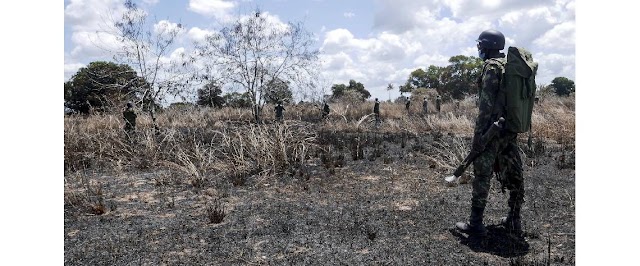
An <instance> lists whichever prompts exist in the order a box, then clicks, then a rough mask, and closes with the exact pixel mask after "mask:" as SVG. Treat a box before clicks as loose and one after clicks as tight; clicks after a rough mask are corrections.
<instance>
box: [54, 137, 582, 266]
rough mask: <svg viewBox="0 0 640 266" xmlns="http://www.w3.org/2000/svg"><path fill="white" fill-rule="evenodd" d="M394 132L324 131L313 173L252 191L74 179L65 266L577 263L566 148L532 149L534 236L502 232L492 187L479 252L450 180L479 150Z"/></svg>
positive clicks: (253, 179)
mask: <svg viewBox="0 0 640 266" xmlns="http://www.w3.org/2000/svg"><path fill="white" fill-rule="evenodd" d="M394 134H395V135H394ZM394 134H391V133H390V134H385V133H362V132H361V133H351V134H350V133H344V132H342V133H335V132H334V133H331V132H325V133H322V132H319V133H318V135H317V140H316V143H317V147H318V148H317V149H314V150H313V151H312V152H309V154H308V156H304V157H305V160H304V162H301V163H300V164H299V165H295V167H293V168H291V167H290V168H288V170H287V171H284V172H282V173H280V174H277V175H272V174H266V173H265V172H264V171H262V172H261V171H254V172H251V173H247V174H246V176H242V177H241V178H242V182H234V179H233V178H232V177H230V176H228V175H227V174H226V173H225V172H222V171H219V172H216V171H209V172H206V173H204V174H202V175H199V176H198V179H197V180H198V181H197V182H194V177H193V176H187V175H186V174H185V172H180V171H171V170H167V169H155V168H150V169H147V170H132V169H128V170H120V171H109V170H108V169H107V170H105V169H100V170H97V169H94V170H87V169H85V170H81V171H73V172H69V173H67V174H65V217H64V246H65V252H64V258H65V264H68V265H177V264H180V265H184V264H191V265H256V264H258V265H343V264H345V265H548V264H551V265H564V264H568V265H573V264H575V258H574V256H575V171H574V169H573V165H572V164H571V162H570V161H571V160H572V159H573V157H572V155H571V153H569V152H567V151H566V150H567V149H566V145H565V144H556V143H552V142H551V141H549V142H543V141H540V142H536V143H535V144H534V146H535V147H537V148H538V149H537V150H536V153H535V154H534V153H532V152H527V148H526V145H525V141H523V143H522V146H521V147H522V149H523V155H524V157H523V159H524V162H525V165H524V167H525V168H524V170H525V172H524V175H525V184H526V198H525V200H526V202H525V204H524V206H523V211H522V213H523V214H522V215H523V227H524V230H525V234H524V237H515V236H511V235H510V234H508V233H506V232H505V231H504V229H503V228H502V227H500V226H498V225H497V224H498V221H499V219H500V217H501V216H503V215H505V214H506V212H507V204H506V201H507V197H508V194H507V193H505V194H503V193H501V191H500V186H499V184H498V183H497V182H496V181H495V179H493V181H492V182H493V183H492V192H491V194H490V196H489V199H488V205H487V209H486V212H485V223H486V224H487V226H488V229H489V235H488V237H487V238H486V239H485V240H484V241H477V240H474V239H468V238H467V237H466V235H464V234H460V233H458V232H456V231H455V230H453V225H454V223H455V222H457V221H463V220H466V219H467V218H468V215H469V210H470V197H471V186H470V184H461V185H459V186H455V187H448V186H446V185H445V183H444V181H443V177H444V176H445V175H448V174H450V173H451V171H452V169H451V167H453V165H451V163H450V162H451V159H452V158H453V157H460V156H462V154H460V153H461V151H463V150H465V148H466V146H465V143H468V142H469V140H468V139H464V138H460V137H457V136H455V135H453V134H444V133H439V132H430V133H428V134H424V135H415V134H413V135H412V134H397V133H394ZM341 143H342V144H341ZM354 143H355V144H354ZM447 159H449V160H447ZM220 218H221V221H219V220H217V219H220Z"/></svg>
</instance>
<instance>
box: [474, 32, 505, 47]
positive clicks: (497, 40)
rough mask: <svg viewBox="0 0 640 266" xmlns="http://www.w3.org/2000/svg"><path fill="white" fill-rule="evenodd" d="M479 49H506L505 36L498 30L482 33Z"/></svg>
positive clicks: (479, 38)
mask: <svg viewBox="0 0 640 266" xmlns="http://www.w3.org/2000/svg"><path fill="white" fill-rule="evenodd" d="M476 42H478V49H482V48H486V49H493V50H502V49H504V35H503V34H502V32H499V31H497V30H485V31H483V32H482V33H480V36H478V39H477V40H476Z"/></svg>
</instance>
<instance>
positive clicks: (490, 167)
mask: <svg viewBox="0 0 640 266" xmlns="http://www.w3.org/2000/svg"><path fill="white" fill-rule="evenodd" d="M516 137H517V134H515V133H507V134H505V135H504V136H499V137H496V138H495V139H493V140H492V141H491V142H489V144H487V146H486V149H485V150H484V151H483V152H482V153H481V154H480V156H478V158H476V160H475V161H474V162H473V172H474V175H475V178H474V179H473V192H472V198H471V205H472V206H473V207H479V208H484V207H485V205H486V204H487V196H488V195H489V189H490V187H491V176H492V174H493V173H494V172H495V173H496V176H497V178H498V181H500V183H501V184H502V187H503V189H504V188H506V189H508V190H509V206H511V207H513V206H520V205H521V204H522V202H524V179H523V176H522V159H521V158H520V153H519V151H518V146H517V143H516Z"/></svg>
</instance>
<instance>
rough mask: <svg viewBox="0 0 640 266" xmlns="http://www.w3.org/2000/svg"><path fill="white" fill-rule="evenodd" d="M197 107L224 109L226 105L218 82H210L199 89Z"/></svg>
mask: <svg viewBox="0 0 640 266" xmlns="http://www.w3.org/2000/svg"><path fill="white" fill-rule="evenodd" d="M197 93H198V100H197V101H196V104H197V105H200V106H209V107H218V108H220V107H222V106H223V105H224V103H225V101H224V98H223V97H222V88H220V85H218V83H216V82H209V83H207V84H206V85H204V87H202V88H201V89H198V91H197Z"/></svg>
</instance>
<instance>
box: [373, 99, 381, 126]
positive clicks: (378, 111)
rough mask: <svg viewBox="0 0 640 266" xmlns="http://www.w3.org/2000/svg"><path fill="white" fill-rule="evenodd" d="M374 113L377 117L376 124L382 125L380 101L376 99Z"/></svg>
mask: <svg viewBox="0 0 640 266" xmlns="http://www.w3.org/2000/svg"><path fill="white" fill-rule="evenodd" d="M373 113H374V114H375V116H376V124H378V123H380V101H378V98H376V102H375V104H374V105H373Z"/></svg>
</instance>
